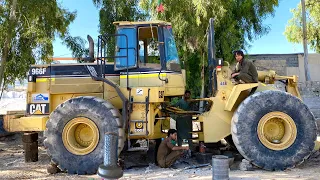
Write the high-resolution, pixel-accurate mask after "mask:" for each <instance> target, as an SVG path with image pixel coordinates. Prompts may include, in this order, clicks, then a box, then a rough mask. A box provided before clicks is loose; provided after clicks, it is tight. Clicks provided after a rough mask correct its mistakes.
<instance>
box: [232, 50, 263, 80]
mask: <svg viewBox="0 0 320 180" xmlns="http://www.w3.org/2000/svg"><path fill="white" fill-rule="evenodd" d="M234 56H235V59H236V61H237V65H236V68H235V70H234V72H233V73H232V74H231V76H232V78H233V79H234V80H235V81H236V82H237V83H242V84H244V83H257V82H258V71H257V68H256V67H255V66H254V64H253V63H252V62H251V61H248V60H245V59H244V55H243V52H242V51H240V50H239V51H235V52H234Z"/></svg>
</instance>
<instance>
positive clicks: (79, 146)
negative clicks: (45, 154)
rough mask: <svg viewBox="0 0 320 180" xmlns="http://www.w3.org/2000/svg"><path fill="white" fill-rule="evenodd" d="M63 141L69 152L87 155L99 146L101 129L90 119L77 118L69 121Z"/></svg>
mask: <svg viewBox="0 0 320 180" xmlns="http://www.w3.org/2000/svg"><path fill="white" fill-rule="evenodd" d="M62 141H63V144H64V146H65V147H66V149H67V150H68V151H69V152H71V153H73V154H76V155H86V154H89V153H90V152H92V151H93V150H94V149H95V148H96V146H97V145H98V141H99V129H98V127H97V126H96V124H95V123H94V122H93V121H91V120H90V119H88V118H85V117H77V118H74V119H72V120H71V121H69V122H68V123H67V124H66V125H65V127H64V128H63V132H62Z"/></svg>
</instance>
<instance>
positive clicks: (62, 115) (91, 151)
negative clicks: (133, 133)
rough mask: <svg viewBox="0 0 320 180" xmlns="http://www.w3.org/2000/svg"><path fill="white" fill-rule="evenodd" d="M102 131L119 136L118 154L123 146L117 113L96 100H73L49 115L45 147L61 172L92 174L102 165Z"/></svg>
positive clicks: (122, 132)
mask: <svg viewBox="0 0 320 180" xmlns="http://www.w3.org/2000/svg"><path fill="white" fill-rule="evenodd" d="M105 132H115V133H118V134H119V141H118V154H119V153H120V152H121V150H122V148H123V145H124V131H123V129H122V123H121V119H120V114H119V112H118V110H116V109H115V108H114V107H113V106H112V104H110V103H109V102H106V101H105V100H103V99H100V98H97V97H87V96H84V97H76V98H73V99H70V100H68V101H66V102H64V103H62V104H61V105H59V106H58V107H57V108H56V109H55V110H54V111H53V112H52V113H51V115H50V118H49V120H48V122H47V125H46V131H45V132H44V136H45V138H46V139H45V141H44V145H45V147H46V148H47V153H48V155H49V156H50V157H51V159H52V161H53V162H54V163H55V164H56V165H58V167H59V169H61V170H62V171H67V172H68V173H69V174H76V173H77V174H95V173H96V172H97V169H98V167H99V165H100V164H103V154H104V134H105Z"/></svg>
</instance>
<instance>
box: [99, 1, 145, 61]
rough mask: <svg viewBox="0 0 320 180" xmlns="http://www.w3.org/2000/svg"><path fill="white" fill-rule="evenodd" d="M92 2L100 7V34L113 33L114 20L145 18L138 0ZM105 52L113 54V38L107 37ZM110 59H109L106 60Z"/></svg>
mask: <svg viewBox="0 0 320 180" xmlns="http://www.w3.org/2000/svg"><path fill="white" fill-rule="evenodd" d="M93 3H94V4H95V5H96V7H97V8H99V9H100V14H99V16H100V20H99V21H100V27H99V28H100V34H105V33H108V34H114V33H115V30H116V29H115V26H114V25H113V22H115V21H139V20H144V19H145V13H144V12H142V11H141V10H140V9H139V6H138V3H139V0H130V1H128V0H93ZM107 44H108V48H107V54H108V55H113V54H114V50H115V49H114V48H115V39H114V38H108V39H107ZM108 61H110V60H108Z"/></svg>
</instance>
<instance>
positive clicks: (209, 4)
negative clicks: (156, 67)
mask: <svg viewBox="0 0 320 180" xmlns="http://www.w3.org/2000/svg"><path fill="white" fill-rule="evenodd" d="M163 4H164V9H165V11H164V13H157V12H156V6H157V1H156V0H141V1H140V7H141V8H142V9H143V10H145V11H147V12H149V16H150V17H151V18H152V19H160V20H165V21H169V22H171V23H172V26H173V31H174V34H175V38H176V41H177V42H176V44H177V46H178V49H179V54H180V57H181V59H182V60H183V61H184V63H185V68H186V71H187V81H188V86H187V87H188V88H189V89H191V90H192V91H193V94H197V95H198V94H199V93H200V89H201V88H200V85H201V79H200V72H201V67H202V65H201V64H202V60H201V59H202V57H205V59H207V55H206V51H207V39H206V33H207V28H208V23H209V19H210V18H214V19H215V43H216V57H218V58H223V59H224V60H225V61H228V62H232V61H233V60H234V57H233V55H232V51H234V50H237V49H244V50H246V49H247V48H248V47H250V44H249V43H250V42H251V41H252V40H254V39H255V38H259V37H260V36H263V35H265V34H266V33H268V30H269V29H268V27H266V26H264V25H263V24H262V22H263V20H264V19H265V18H266V17H268V16H269V15H273V12H274V8H275V7H276V6H278V0H215V1H208V0H164V1H163ZM205 62H206V61H205Z"/></svg>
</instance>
